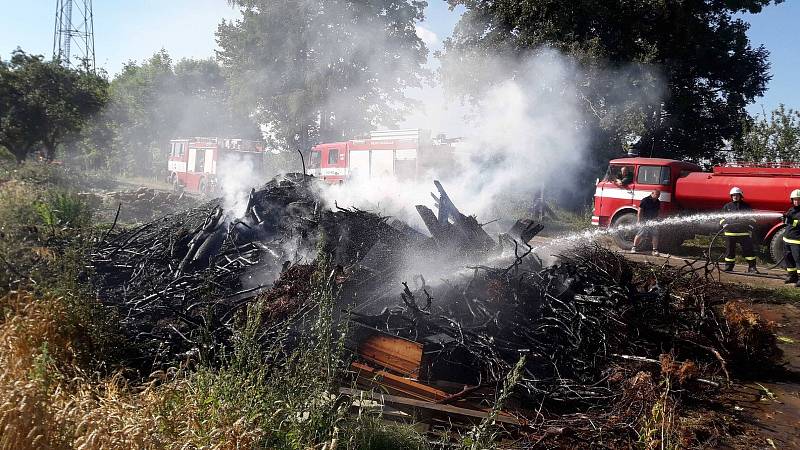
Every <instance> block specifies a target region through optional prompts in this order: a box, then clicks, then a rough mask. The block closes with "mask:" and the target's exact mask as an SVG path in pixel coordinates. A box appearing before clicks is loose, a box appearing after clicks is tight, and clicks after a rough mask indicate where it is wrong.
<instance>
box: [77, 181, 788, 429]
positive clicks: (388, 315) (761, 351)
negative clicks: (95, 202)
mask: <svg viewBox="0 0 800 450" xmlns="http://www.w3.org/2000/svg"><path fill="white" fill-rule="evenodd" d="M436 188H437V190H438V195H434V196H433V197H434V201H435V206H436V207H437V208H438V214H435V213H434V211H433V210H431V209H428V208H427V207H424V206H418V207H417V210H418V212H419V213H420V217H421V219H422V222H423V223H424V224H425V226H426V227H427V228H428V231H429V232H430V234H431V236H430V237H428V236H426V235H424V234H422V233H420V232H419V231H416V230H414V229H412V228H411V227H409V226H408V225H407V224H405V223H402V222H400V221H398V220H397V219H393V218H385V217H381V216H379V215H376V214H374V213H370V212H367V211H362V210H358V209H344V208H339V207H338V206H337V205H335V204H334V205H332V206H331V205H326V204H325V203H324V202H323V201H321V200H320V197H319V195H318V193H317V189H318V188H317V187H316V185H315V184H314V180H313V179H312V178H311V177H304V176H302V175H290V176H287V177H284V178H281V179H276V180H273V181H271V182H270V183H268V184H267V185H265V186H263V187H262V188H261V189H258V190H253V191H252V192H251V193H250V196H249V198H248V199H247V203H246V205H244V206H243V207H242V208H241V210H242V211H244V212H243V213H242V212H241V211H239V212H237V213H236V214H233V213H231V211H229V210H226V209H225V206H224V205H223V203H222V202H221V201H220V200H215V201H212V202H209V203H206V204H204V205H202V206H200V207H198V208H195V209H192V210H189V211H186V212H184V213H181V214H174V215H170V216H167V217H164V218H162V219H160V220H157V221H154V222H151V223H148V224H145V225H141V226H138V227H135V228H129V229H123V230H111V232H109V233H108V235H107V236H105V237H104V238H103V239H102V241H101V242H99V243H98V245H97V246H96V248H95V250H94V251H93V254H92V259H91V266H92V269H93V282H94V284H95V286H96V288H97V290H98V293H99V296H100V298H101V299H102V300H103V301H104V302H105V304H107V305H109V306H111V307H113V308H115V309H116V310H117V311H118V312H119V315H120V317H121V322H122V326H123V329H124V332H125V333H126V334H127V336H128V337H129V339H130V341H131V342H132V343H133V344H135V346H136V348H137V349H138V352H139V353H138V354H137V355H136V358H139V360H140V362H141V365H140V367H142V368H143V369H148V368H151V367H152V365H155V366H163V365H165V364H174V363H176V362H177V361H180V360H182V359H185V358H186V357H187V356H189V355H194V354H196V353H201V354H203V353H204V352H205V353H206V354H207V355H209V356H210V357H212V358H213V354H214V352H215V351H216V350H217V349H219V348H225V347H226V346H229V345H231V342H232V336H233V333H234V331H235V328H236V326H237V324H240V323H241V320H242V318H243V315H245V314H247V313H248V310H249V309H250V308H248V306H250V305H254V304H256V305H260V307H261V308H263V310H261V311H259V315H258V317H260V318H261V319H262V320H263V321H264V323H263V324H262V325H263V326H265V327H269V329H272V330H274V329H276V327H278V328H280V327H284V328H288V327H290V324H289V323H288V322H287V320H288V319H289V318H292V317H293V316H294V315H296V313H298V311H308V310H309V309H311V308H313V307H314V305H313V304H309V303H310V300H311V299H313V298H314V295H313V292H314V291H313V290H314V289H315V288H317V287H320V288H324V289H329V288H331V287H333V289H332V290H333V291H335V292H337V293H338V297H337V302H338V303H337V305H338V308H337V309H338V312H342V311H346V312H347V313H346V314H338V312H337V315H336V317H334V320H340V319H342V320H344V318H349V320H350V334H349V337H348V344H347V345H348V348H349V349H350V350H352V352H353V357H354V359H355V360H356V361H354V362H353V364H352V366H351V367H352V368H353V369H354V372H357V374H356V378H357V381H358V382H359V384H360V385H361V386H363V385H365V384H366V385H370V383H374V382H375V380H376V379H381V380H383V381H380V382H379V387H380V389H386V390H388V391H389V392H390V393H391V394H392V395H393V396H394V397H393V398H395V399H396V400H397V401H398V402H400V403H403V404H406V405H416V406H419V405H425V407H427V408H430V409H432V410H437V408H438V409H439V410H443V409H444V410H448V411H457V412H458V413H459V414H463V415H466V416H469V417H473V418H474V417H480V416H481V414H485V411H486V410H487V409H488V408H490V407H491V403H492V401H493V399H495V398H497V396H498V393H497V392H495V390H496V388H497V387H498V386H502V385H503V380H504V379H506V378H507V377H508V374H509V373H511V372H513V371H514V370H515V368H516V367H517V365H518V362H520V361H521V360H523V361H524V364H522V365H521V370H520V372H519V374H520V376H519V380H518V382H517V383H516V384H515V386H514V393H515V394H516V395H514V396H513V400H512V401H510V402H509V406H508V407H509V408H510V409H514V410H520V411H527V412H522V413H521V414H520V415H521V416H523V417H525V418H526V420H529V421H530V420H533V421H538V422H537V423H538V424H539V426H540V427H539V428H537V429H538V430H539V431H541V430H543V429H544V428H542V427H554V429H556V428H558V427H559V426H560V425H564V424H567V425H568V426H571V427H578V426H588V425H586V420H584V419H585V417H584V416H581V417H584V418H581V417H577V416H575V417H572V418H568V416H565V415H564V414H565V413H568V414H579V413H580V414H582V413H584V412H586V411H588V410H592V411H593V413H594V414H595V415H594V416H593V417H595V418H596V419H600V418H602V420H604V421H605V422H604V424H605V426H606V428H604V429H608V428H609V427H611V428H614V429H617V428H618V429H620V430H628V431H627V432H630V429H632V427H634V426H635V423H634V422H635V421H636V420H638V418H637V417H638V416H637V415H639V416H640V415H641V413H642V411H645V410H647V408H650V407H652V402H653V401H654V398H656V397H657V395H656V392H655V391H656V387H655V386H656V384H655V381H653V380H655V379H657V378H656V377H658V376H661V375H664V376H671V377H674V379H675V380H676V383H678V384H679V385H681V386H682V387H685V388H686V390H687V391H691V390H692V389H693V388H697V390H698V391H700V390H703V389H706V390H707V388H709V387H713V388H716V387H719V386H721V385H722V384H723V383H724V382H725V381H726V379H728V378H729V376H730V375H731V373H732V372H734V371H736V370H738V369H739V368H740V367H742V366H744V365H752V364H754V363H757V364H774V363H775V362H776V361H777V360H778V359H779V358H780V352H779V351H778V350H777V348H776V346H775V340H774V334H772V332H771V330H770V328H769V326H768V324H764V323H763V322H760V321H759V319H758V317H756V316H755V315H753V314H752V312H750V311H748V310H746V308H743V307H742V306H741V305H737V304H728V305H727V306H726V307H723V305H722V297H720V296H718V295H716V293H715V291H714V288H715V286H716V285H715V284H714V283H713V282H712V281H711V280H709V279H708V278H706V277H705V276H703V275H702V274H700V273H699V272H698V271H697V270H688V269H687V268H686V267H684V268H670V267H660V268H659V267H653V266H645V265H642V264H636V263H632V262H630V261H628V260H626V259H625V258H624V257H623V256H621V255H619V254H617V253H614V252H611V251H608V250H606V249H603V248H601V247H599V246H583V247H580V248H574V249H570V250H565V251H563V252H562V254H561V255H560V256H559V257H558V262H557V263H556V264H553V265H550V266H547V267H545V266H544V265H543V264H542V261H541V260H540V259H539V258H538V257H537V255H536V254H534V253H533V251H532V250H533V249H532V247H531V246H529V245H528V244H527V242H528V241H529V240H530V239H532V238H533V237H534V236H535V235H536V234H537V233H538V232H539V231H540V230H541V229H542V227H541V225H539V224H537V223H535V222H532V221H530V220H520V221H518V222H517V223H516V224H515V225H514V227H512V228H511V230H510V231H509V233H507V234H503V235H501V236H500V237H499V239H497V240H495V239H493V238H492V237H490V236H489V235H488V234H487V233H486V232H485V231H484V230H483V229H482V227H481V225H480V224H479V223H478V222H477V220H476V218H475V217H471V216H466V215H464V214H463V213H461V212H460V211H459V210H458V208H456V206H455V205H454V204H453V201H452V200H451V198H450V197H449V196H448V195H447V193H446V192H445V190H444V188H443V187H442V186H441V184H438V183H437V184H436ZM420 261H422V262H424V263H425V264H423V265H420V266H417V265H415V264H418V263H419V262H420ZM423 266H425V267H426V268H425V269H423V268H422V267H423ZM430 268H433V269H435V270H434V272H431V273H434V275H431V274H430V273H427V274H426V273H423V272H424V271H426V270H431V269H430ZM417 270H419V271H417ZM318 275H321V276H318ZM314 283H326V285H325V286H316V287H315V286H314ZM295 331H297V332H299V333H302V332H303V330H302V329H296V330H295ZM266 335H267V333H264V334H262V336H266ZM665 374H666V375H665ZM367 378H368V380H367ZM370 380H371V381H370ZM372 386H374V384H372ZM443 386H449V387H447V388H445V387H443ZM454 386H455V387H457V388H454ZM445 405H446V406H445ZM481 411H484V412H481ZM532 411H538V412H537V413H532ZM543 411H550V412H553V411H559V412H560V414H561V415H560V416H559V418H558V420H556V419H553V418H552V417H545V413H544V412H543ZM497 418H498V420H500V421H505V423H513V424H517V425H518V424H520V423H522V421H520V420H518V419H516V418H514V417H512V416H510V415H508V414H507V413H505V412H503V414H499V415H497ZM581 421H583V422H581ZM579 423H582V424H583V425H578V424H579ZM559 424H560V425H559ZM601 428H602V427H601ZM587 429H588V428H587ZM590 434H591V433H590ZM537 436H538V437H539V438H544V435H541V434H540V435H537Z"/></svg>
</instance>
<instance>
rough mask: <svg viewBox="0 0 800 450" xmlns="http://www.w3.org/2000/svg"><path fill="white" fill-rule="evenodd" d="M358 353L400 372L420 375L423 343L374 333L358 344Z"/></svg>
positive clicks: (411, 375)
mask: <svg viewBox="0 0 800 450" xmlns="http://www.w3.org/2000/svg"><path fill="white" fill-rule="evenodd" d="M358 355H359V356H360V357H362V358H364V359H366V360H367V361H371V362H374V363H376V364H378V365H379V366H381V367H385V368H387V369H389V370H393V371H395V372H397V373H399V374H402V375H405V376H410V377H418V376H419V370H420V366H421V364H422V344H420V343H418V342H414V341H409V340H406V339H401V338H398V337H393V336H387V335H382V334H374V335H372V336H369V337H367V338H365V339H364V340H362V341H361V342H360V343H359V344H358Z"/></svg>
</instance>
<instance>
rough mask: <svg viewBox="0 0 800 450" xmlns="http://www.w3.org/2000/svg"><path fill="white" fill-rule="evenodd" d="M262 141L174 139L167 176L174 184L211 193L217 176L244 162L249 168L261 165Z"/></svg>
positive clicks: (216, 183) (217, 183) (233, 169)
mask: <svg viewBox="0 0 800 450" xmlns="http://www.w3.org/2000/svg"><path fill="white" fill-rule="evenodd" d="M264 156H265V150H264V145H263V143H261V142H257V141H248V140H245V139H223V138H215V137H214V138H207V137H195V138H191V139H173V140H171V141H170V153H169V159H168V162H167V168H168V170H169V175H168V180H167V181H169V183H170V184H172V185H173V186H175V187H176V188H182V189H185V190H186V191H189V192H196V193H200V194H214V193H216V192H217V189H218V187H219V179H218V177H219V176H220V175H221V174H223V173H226V172H229V173H235V171H236V170H241V169H242V167H243V165H247V167H248V170H255V171H259V172H260V171H261V170H263V167H264Z"/></svg>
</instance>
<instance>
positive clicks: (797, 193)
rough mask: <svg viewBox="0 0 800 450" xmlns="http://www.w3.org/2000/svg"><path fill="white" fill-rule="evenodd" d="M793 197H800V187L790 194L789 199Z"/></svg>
mask: <svg viewBox="0 0 800 450" xmlns="http://www.w3.org/2000/svg"><path fill="white" fill-rule="evenodd" d="M793 198H800V189H795V190H793V191H792V193H791V194H789V200H791V199H793Z"/></svg>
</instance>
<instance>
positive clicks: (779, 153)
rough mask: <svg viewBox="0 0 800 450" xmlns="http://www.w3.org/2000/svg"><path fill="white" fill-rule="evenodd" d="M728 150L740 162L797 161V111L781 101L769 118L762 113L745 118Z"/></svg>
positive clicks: (799, 159) (799, 139)
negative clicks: (730, 150)
mask: <svg viewBox="0 0 800 450" xmlns="http://www.w3.org/2000/svg"><path fill="white" fill-rule="evenodd" d="M732 150H733V154H734V155H735V156H736V157H737V158H738V159H740V160H744V161H752V162H780V163H797V162H800V111H795V110H793V109H791V108H789V109H787V108H786V107H785V106H784V105H782V104H781V105H779V106H778V108H777V109H775V110H774V111H772V113H771V114H770V117H769V118H767V117H766V114H765V115H764V116H761V117H755V118H754V119H752V120H748V121H747V123H746V124H745V126H744V132H743V133H742V135H741V136H739V137H738V138H737V139H735V140H734V141H733V145H732Z"/></svg>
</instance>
